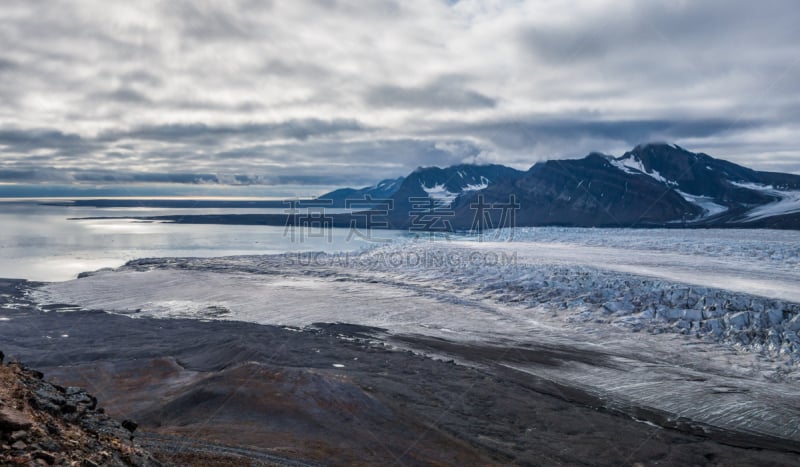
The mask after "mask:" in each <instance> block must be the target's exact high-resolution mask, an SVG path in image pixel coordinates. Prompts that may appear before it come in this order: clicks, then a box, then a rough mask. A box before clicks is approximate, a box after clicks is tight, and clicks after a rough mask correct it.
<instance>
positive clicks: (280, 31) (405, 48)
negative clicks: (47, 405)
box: [0, 0, 800, 187]
mask: <svg viewBox="0 0 800 467" xmlns="http://www.w3.org/2000/svg"><path fill="white" fill-rule="evenodd" d="M798 24H800V5H798V4H797V3H796V2H795V1H793V0H787V1H773V0H765V1H759V2H753V1H740V0H724V1H722V0H698V1H688V0H686V1H684V0H672V1H666V0H665V1H625V0H614V1H606V0H590V1H585V0H570V1H558V0H537V1H523V0H505V1H500V0H460V1H459V0H402V1H394V0H380V1H378V0H374V1H373V0H352V1H350V0H304V1H301V0H272V1H251V0H238V1H234V0H222V1H213V2H203V1H197V0H193V1H181V0H171V1H163V2H160V1H147V0H142V1H137V2H129V1H119V2H117V1H110V0H98V1H94V0H82V1H70V2H60V1H38V0H22V1H13V0H6V1H4V2H3V5H2V8H0V41H2V44H3V47H0V99H1V101H2V104H3V105H2V106H0V183H41V182H47V183H61V184H73V183H80V184H95V185H96V184H108V183H130V184H136V183H154V182H158V183H171V182H178V183H202V184H232V185H235V184H258V185H261V186H275V187H280V186H291V187H326V186H365V185H369V184H372V183H374V182H376V181H378V180H380V179H383V178H390V177H397V176H400V175H405V174H407V173H408V172H410V171H411V170H413V169H414V168H416V167H418V166H431V165H438V166H448V165H452V164H456V163H462V162H470V163H501V164H505V165H509V166H513V167H516V168H520V169H527V168H528V167H530V166H531V165H533V164H534V163H536V162H537V161H541V160H545V159H554V158H574V157H582V156H583V155H585V154H587V153H589V152H591V151H599V152H604V153H607V154H612V155H621V154H622V153H624V152H625V151H626V150H630V149H631V148H632V147H633V146H635V145H636V144H639V143H644V142H649V141H664V142H670V143H677V144H680V145H681V146H683V147H685V148H687V149H689V150H692V151H697V152H700V151H702V152H706V153H708V154H710V155H712V156H715V157H719V158H723V159H728V160H731V161H733V162H737V163H739V164H742V165H746V166H748V167H752V168H755V169H759V170H772V171H783V172H793V173H800V150H798V145H797V135H800V131H799V130H800V49H799V48H798V44H800V27H798V26H797V25H798Z"/></svg>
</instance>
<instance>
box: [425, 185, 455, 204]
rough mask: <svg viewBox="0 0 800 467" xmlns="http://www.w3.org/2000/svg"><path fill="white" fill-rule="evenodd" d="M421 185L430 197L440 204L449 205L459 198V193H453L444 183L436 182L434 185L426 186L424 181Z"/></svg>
mask: <svg viewBox="0 0 800 467" xmlns="http://www.w3.org/2000/svg"><path fill="white" fill-rule="evenodd" d="M420 185H421V186H422V190H423V191H425V193H427V194H428V197H429V198H430V199H432V200H433V201H434V203H435V204H436V205H438V206H449V205H451V204H453V201H455V200H456V198H458V193H451V192H450V191H448V190H447V188H446V187H445V186H444V184H436V185H434V186H432V187H428V186H425V184H424V183H421V184H420Z"/></svg>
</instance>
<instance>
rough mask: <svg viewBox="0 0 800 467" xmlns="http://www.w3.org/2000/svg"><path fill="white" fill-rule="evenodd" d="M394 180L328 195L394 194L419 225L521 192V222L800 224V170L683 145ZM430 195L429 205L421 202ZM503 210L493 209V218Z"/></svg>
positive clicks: (463, 220) (401, 211) (451, 218)
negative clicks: (423, 218) (774, 168)
mask: <svg viewBox="0 0 800 467" xmlns="http://www.w3.org/2000/svg"><path fill="white" fill-rule="evenodd" d="M392 181H394V183H393V184H391V186H389V187H388V189H387V184H386V183H385V182H387V181H383V182H380V183H378V184H376V185H374V186H373V187H367V188H363V189H360V190H356V189H340V190H336V191H334V192H331V193H328V194H327V195H323V196H320V197H319V198H318V199H320V200H326V199H330V198H333V199H334V200H335V201H334V203H335V204H337V205H343V204H344V201H343V198H345V197H347V196H353V197H358V196H366V195H369V196H371V197H372V198H373V199H378V198H382V199H385V200H390V201H391V203H390V204H391V205H392V206H391V209H390V210H389V211H390V212H389V218H390V220H391V224H392V225H393V226H394V227H395V228H412V227H414V226H413V217H414V212H416V211H419V213H418V214H421V215H424V214H427V215H432V214H433V211H436V210H439V211H443V212H446V213H447V221H448V222H449V224H450V225H451V226H452V227H453V229H456V230H464V229H471V227H474V225H475V216H476V212H475V209H476V208H475V206H480V205H481V204H480V203H485V204H486V205H487V206H497V205H503V203H508V202H509V199H511V198H513V199H514V202H516V203H518V204H519V206H518V209H517V210H516V211H517V212H516V216H515V219H514V220H515V225H516V226H544V225H560V226H574V227H640V226H646V227H674V226H689V227H748V226H756V225H757V226H760V227H775V228H793V229H800V175H794V174H786V173H779V172H764V171H757V170H753V169H750V168H748V167H744V166H741V165H738V164H735V163H733V162H730V161H727V160H724V159H718V158H715V157H712V156H710V155H708V154H705V153H702V152H699V153H695V152H691V151H689V150H687V149H684V148H683V147H681V146H678V145H677V144H668V143H660V142H656V143H646V144H640V145H637V146H636V147H634V148H633V149H632V150H630V151H627V152H625V153H624V154H623V155H621V156H619V157H614V156H610V155H606V154H603V153H599V152H592V153H589V154H588V155H586V156H584V157H583V158H580V159H551V160H547V161H541V162H537V163H535V164H534V165H532V166H531V167H530V168H529V169H528V170H527V171H521V170H517V169H513V168H510V167H506V166H503V165H498V164H486V165H475V164H458V165H454V166H450V167H445V168H440V167H418V168H417V169H415V170H414V171H413V172H411V173H410V174H409V175H407V176H406V177H401V178H398V179H392ZM329 197H330V198H329ZM425 198H427V199H428V200H429V202H428V203H427V208H428V210H429V211H430V212H427V213H425V212H424V209H423V208H422V207H421V205H420V202H419V200H420V199H421V200H424V199H425ZM354 199H356V198H354ZM484 214H485V213H481V214H480V215H481V216H484ZM501 218H502V213H497V212H496V213H489V214H486V220H487V227H489V228H491V227H497V226H498V224H499V223H500V222H501V221H502V219H501Z"/></svg>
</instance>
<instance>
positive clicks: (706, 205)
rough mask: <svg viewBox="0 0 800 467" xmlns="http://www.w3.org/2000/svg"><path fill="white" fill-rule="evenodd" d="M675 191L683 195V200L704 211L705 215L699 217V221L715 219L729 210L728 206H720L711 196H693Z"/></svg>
mask: <svg viewBox="0 0 800 467" xmlns="http://www.w3.org/2000/svg"><path fill="white" fill-rule="evenodd" d="M675 191H676V192H677V193H678V194H679V195H681V196H682V197H683V199H685V200H686V201H688V202H690V203H692V204H694V205H697V206H699V207H700V208H701V209H702V210H703V213H702V214H701V215H700V216H699V217H697V220H699V219H707V218H709V217H714V216H716V215H717V214H722V213H723V212H725V211H727V210H728V207H727V206H722V205H720V204H717V203H715V202H714V198H711V197H709V196H698V195H692V194H689V193H685V192H683V191H680V190H675Z"/></svg>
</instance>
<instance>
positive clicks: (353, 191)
mask: <svg viewBox="0 0 800 467" xmlns="http://www.w3.org/2000/svg"><path fill="white" fill-rule="evenodd" d="M403 180H405V177H398V178H389V179H386V180H381V181H380V182H378V183H376V184H375V185H372V186H368V187H364V188H340V189H338V190H334V191H331V192H330V193H326V194H324V195H322V196H320V197H319V198H318V199H320V200H326V201H327V200H331V201H332V202H333V205H332V207H336V208H344V207H346V205H347V200H353V201H359V200H367V199H369V198H371V199H374V200H383V199H389V198H390V197H391V196H392V195H393V194H395V192H397V190H399V189H400V185H402V184H403ZM358 207H359V208H364V207H365V205H363V204H359V205H358Z"/></svg>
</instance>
